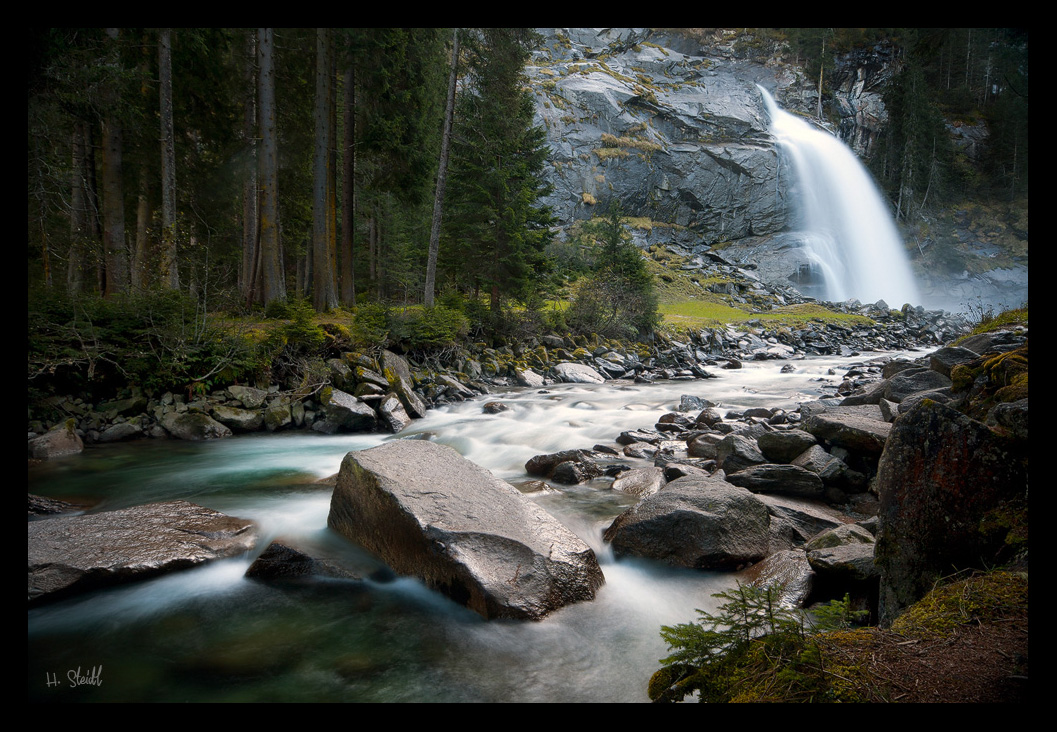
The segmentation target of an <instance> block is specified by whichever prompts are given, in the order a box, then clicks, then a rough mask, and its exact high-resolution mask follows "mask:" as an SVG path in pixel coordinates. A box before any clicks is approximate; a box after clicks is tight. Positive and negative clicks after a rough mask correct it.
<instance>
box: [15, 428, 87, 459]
mask: <svg viewBox="0 0 1057 732" xmlns="http://www.w3.org/2000/svg"><path fill="white" fill-rule="evenodd" d="M82 450H84V442H83V441H82V440H81V438H80V436H79V435H78V434H77V433H76V432H75V431H74V420H72V419H70V420H67V421H66V422H63V423H60V424H58V425H56V426H55V427H53V428H52V429H51V430H49V431H48V432H45V433H44V434H43V435H39V436H37V437H34V438H33V439H31V440H29V457H31V458H36V459H38V460H50V459H51V458H57V457H63V456H64V455H76V454H77V453H79V452H81V451H82Z"/></svg>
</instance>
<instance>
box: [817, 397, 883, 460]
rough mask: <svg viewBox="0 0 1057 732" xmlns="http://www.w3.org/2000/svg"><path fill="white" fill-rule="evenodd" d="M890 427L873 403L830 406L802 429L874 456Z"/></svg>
mask: <svg viewBox="0 0 1057 732" xmlns="http://www.w3.org/2000/svg"><path fill="white" fill-rule="evenodd" d="M891 429H892V425H891V424H890V423H888V422H886V421H885V419H884V416H883V415H882V414H881V408H880V407H879V406H877V405H876V404H863V405H856V406H840V407H831V408H829V409H827V410H826V411H824V412H821V413H819V414H814V415H812V416H810V417H808V419H807V420H806V421H805V422H804V431H805V432H810V433H811V434H812V435H814V436H815V437H817V438H818V439H820V440H823V441H825V442H827V443H828V444H830V445H838V446H840V447H843V448H845V449H847V450H849V451H851V452H853V453H862V454H865V455H872V456H875V457H879V456H880V455H881V452H882V451H883V450H884V447H885V441H886V440H887V439H888V433H889V432H890V431H891Z"/></svg>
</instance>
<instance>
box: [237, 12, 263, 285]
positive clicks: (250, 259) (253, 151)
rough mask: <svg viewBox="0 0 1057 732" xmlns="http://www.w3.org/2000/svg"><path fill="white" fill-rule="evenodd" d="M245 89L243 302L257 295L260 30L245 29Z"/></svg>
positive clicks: (243, 128)
mask: <svg viewBox="0 0 1057 732" xmlns="http://www.w3.org/2000/svg"><path fill="white" fill-rule="evenodd" d="M243 91H244V93H245V97H244V101H243V107H242V142H243V146H244V155H245V161H244V173H243V176H244V177H243V179H242V267H241V268H240V270H239V292H240V293H241V295H242V300H243V302H246V303H250V302H253V301H254V299H255V294H254V293H255V284H256V276H257V263H258V259H259V258H258V256H257V250H258V245H259V242H258V241H257V231H258V229H257V215H258V213H257V33H256V32H255V31H248V32H247V33H246V71H245V73H244V75H243Z"/></svg>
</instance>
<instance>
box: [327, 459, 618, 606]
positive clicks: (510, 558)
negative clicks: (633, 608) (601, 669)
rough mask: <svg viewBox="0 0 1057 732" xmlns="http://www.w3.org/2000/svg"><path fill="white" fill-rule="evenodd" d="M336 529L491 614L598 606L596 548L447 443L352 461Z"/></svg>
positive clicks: (334, 514)
mask: <svg viewBox="0 0 1057 732" xmlns="http://www.w3.org/2000/svg"><path fill="white" fill-rule="evenodd" d="M327 524H328V525H329V526H330V527H331V528H332V529H334V530H336V531H338V532H339V533H341V534H342V535H343V536H345V537H347V538H348V539H350V540H351V541H354V542H356V543H357V544H359V545H361V546H363V547H364V548H365V549H367V550H368V551H370V552H372V553H374V554H375V555H376V556H378V557H379V558H380V559H381V560H382V561H384V562H386V563H387V564H388V565H389V566H390V567H391V568H392V569H393V570H394V571H396V572H398V573H400V574H408V575H414V576H417V577H419V578H420V579H421V580H422V581H423V582H425V583H426V584H427V585H428V586H429V587H432V588H434V589H436V590H438V591H440V592H442V593H444V594H445V595H447V596H448V597H450V598H451V599H452V600H454V601H456V602H458V603H460V604H463V605H466V606H467V607H469V608H470V609H472V610H474V611H476V612H478V613H480V614H481V615H482V616H484V617H485V618H525V619H532V620H538V619H540V618H542V617H544V616H545V615H547V614H548V613H550V612H552V611H554V610H557V609H558V608H560V607H563V606H564V605H567V604H570V603H574V602H580V601H583V600H590V599H592V598H593V597H594V595H595V591H596V590H597V589H598V587H599V586H601V585H602V583H603V582H604V578H603V576H602V570H601V569H600V568H599V566H598V562H597V560H596V558H595V554H594V552H593V551H592V550H591V548H590V547H589V546H587V544H585V543H584V542H583V541H581V540H580V539H579V538H578V537H577V536H576V535H575V534H573V533H572V532H570V531H569V530H568V529H566V528H565V527H564V526H563V525H562V524H561V523H559V522H558V521H557V520H555V519H554V518H553V517H551V516H550V515H549V514H548V513H546V512H545V511H544V510H543V509H542V508H540V507H539V506H538V505H536V504H535V503H534V502H533V501H531V500H530V499H528V498H526V497H525V496H523V495H522V494H521V493H520V492H519V491H518V490H517V489H516V488H514V487H513V486H511V485H510V484H509V483H506V482H504V481H502V480H499V479H498V478H496V477H495V476H493V475H492V474H491V473H489V472H488V471H487V470H485V469H484V468H481V467H479V466H477V465H474V464H473V463H471V462H469V461H468V460H466V459H464V458H463V457H462V456H460V455H459V454H458V453H457V452H456V451H455V450H453V449H452V448H450V447H447V446H445V445H438V444H436V443H432V442H426V441H421V440H398V441H395V442H389V443H386V444H384V445H380V446H378V447H375V448H371V449H369V450H363V451H360V452H350V453H349V454H348V455H346V456H345V459H344V460H343V461H342V465H341V471H340V472H339V473H338V479H337V484H336V486H335V488H334V496H333V499H332V502H331V508H330V516H329V517H328V519H327Z"/></svg>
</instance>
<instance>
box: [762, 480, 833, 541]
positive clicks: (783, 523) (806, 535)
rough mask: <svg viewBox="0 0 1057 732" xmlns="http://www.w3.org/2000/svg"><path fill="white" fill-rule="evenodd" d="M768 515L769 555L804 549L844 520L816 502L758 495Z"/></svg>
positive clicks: (792, 497) (771, 495)
mask: <svg viewBox="0 0 1057 732" xmlns="http://www.w3.org/2000/svg"><path fill="white" fill-rule="evenodd" d="M756 497H757V498H759V499H760V501H762V502H763V504H764V505H765V506H767V511H768V513H770V515H771V525H770V532H771V551H779V550H782V549H790V548H793V547H800V546H803V545H804V544H805V543H806V542H807V541H809V540H810V539H811V538H812V537H814V536H817V535H818V534H819V532H822V531H825V530H826V529H832V528H835V527H837V526H840V525H841V524H842V523H844V521H845V519H844V517H843V516H841V515H840V514H838V513H837V512H836V511H834V510H833V509H831V508H829V507H828V506H826V505H825V504H822V503H820V502H819V501H817V500H813V499H806V498H797V497H794V496H782V495H777V494H773V493H758V494H756Z"/></svg>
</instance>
